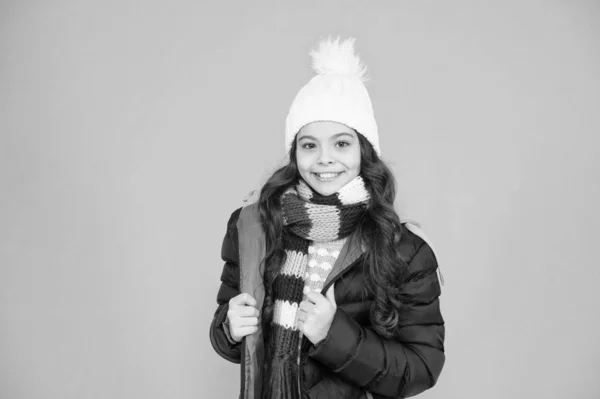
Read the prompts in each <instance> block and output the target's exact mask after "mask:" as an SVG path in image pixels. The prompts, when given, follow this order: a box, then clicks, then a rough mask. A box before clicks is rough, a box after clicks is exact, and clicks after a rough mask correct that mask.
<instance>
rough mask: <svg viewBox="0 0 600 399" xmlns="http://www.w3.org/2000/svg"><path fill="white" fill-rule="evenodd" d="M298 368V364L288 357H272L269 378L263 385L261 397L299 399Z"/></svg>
mask: <svg viewBox="0 0 600 399" xmlns="http://www.w3.org/2000/svg"><path fill="white" fill-rule="evenodd" d="M298 368H299V367H298V365H297V364H296V363H295V362H291V361H290V360H289V359H285V358H281V357H276V358H274V359H273V361H272V363H271V378H270V381H269V383H268V384H267V385H266V386H265V387H263V390H264V391H263V398H262V399H301V397H300V391H299V389H300V386H299V385H298Z"/></svg>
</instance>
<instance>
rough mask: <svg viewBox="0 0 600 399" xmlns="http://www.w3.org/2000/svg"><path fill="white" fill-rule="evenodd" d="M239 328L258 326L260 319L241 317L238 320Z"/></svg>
mask: <svg viewBox="0 0 600 399" xmlns="http://www.w3.org/2000/svg"><path fill="white" fill-rule="evenodd" d="M236 324H237V325H238V327H251V326H257V325H258V317H240V318H239V319H238V320H237V323H236Z"/></svg>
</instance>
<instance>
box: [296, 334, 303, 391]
mask: <svg viewBox="0 0 600 399" xmlns="http://www.w3.org/2000/svg"><path fill="white" fill-rule="evenodd" d="M298 334H299V336H300V338H299V339H298V359H297V362H298V373H297V374H298V398H299V399H302V388H301V386H300V357H301V356H302V331H300V332H299V333H298Z"/></svg>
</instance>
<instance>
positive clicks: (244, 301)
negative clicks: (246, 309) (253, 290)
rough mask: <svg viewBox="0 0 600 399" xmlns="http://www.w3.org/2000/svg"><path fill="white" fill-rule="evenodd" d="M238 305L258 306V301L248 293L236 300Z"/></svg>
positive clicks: (240, 295)
mask: <svg viewBox="0 0 600 399" xmlns="http://www.w3.org/2000/svg"><path fill="white" fill-rule="evenodd" d="M234 299H235V300H236V301H235V303H236V304H237V305H248V306H256V299H254V297H253V296H252V295H250V294H248V293H247V292H243V293H241V294H239V295H238V296H236V297H235V298H234Z"/></svg>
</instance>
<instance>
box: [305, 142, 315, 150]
mask: <svg viewBox="0 0 600 399" xmlns="http://www.w3.org/2000/svg"><path fill="white" fill-rule="evenodd" d="M315 147H316V146H315V144H314V143H304V144H302V148H304V149H305V150H311V149H313V148H315Z"/></svg>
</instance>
